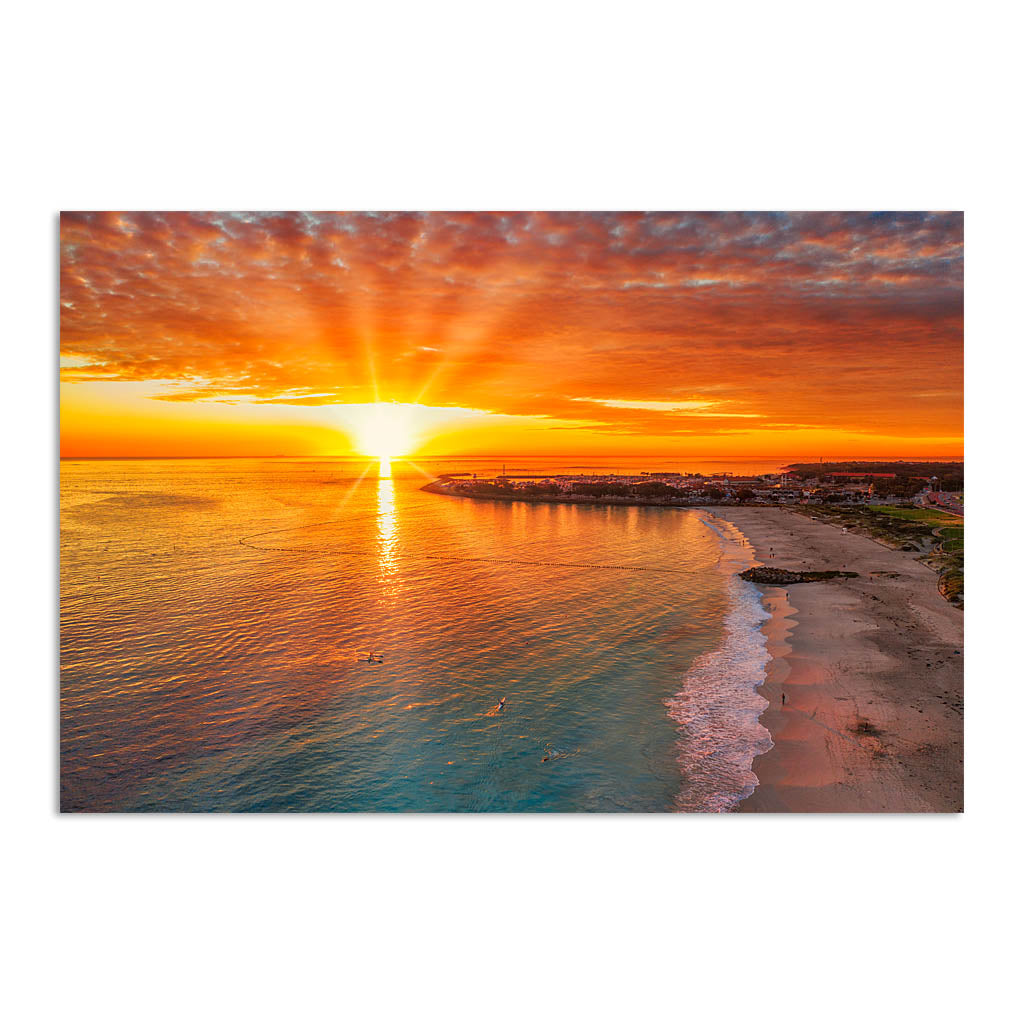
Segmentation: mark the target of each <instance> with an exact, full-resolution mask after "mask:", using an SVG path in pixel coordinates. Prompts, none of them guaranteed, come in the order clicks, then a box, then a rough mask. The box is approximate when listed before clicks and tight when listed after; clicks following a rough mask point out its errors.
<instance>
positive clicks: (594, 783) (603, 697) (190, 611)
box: [60, 458, 780, 812]
mask: <svg viewBox="0 0 1024 1024" xmlns="http://www.w3.org/2000/svg"><path fill="white" fill-rule="evenodd" d="M779 464H780V463H779V462H777V461H773V462H764V461H762V462H757V461H756V460H754V461H751V460H743V461H737V462H736V463H734V464H732V465H729V464H725V463H723V462H722V461H721V460H719V461H717V462H715V463H714V465H713V466H711V465H708V466H706V467H705V470H704V471H710V470H712V469H722V468H725V469H731V470H732V471H734V472H738V473H739V472H756V471H759V470H760V471H765V470H768V469H775V468H777V467H778V465H779ZM639 465H640V462H636V461H634V462H632V463H630V464H623V463H619V464H616V463H614V462H611V463H608V464H607V465H602V464H599V463H597V462H596V461H595V460H593V459H591V460H582V459H581V460H563V461H562V462H561V463H558V462H557V461H556V460H548V461H546V462H543V463H539V462H537V461H533V462H529V461H526V460H522V459H519V460H516V463H515V465H513V464H512V460H507V467H506V468H507V471H508V472H509V473H513V472H518V473H528V472H545V473H557V472H597V471H599V470H604V471H611V470H617V471H619V472H626V471H636V469H637V468H638V466H639ZM457 468H462V469H464V470H469V471H478V472H480V473H481V475H486V474H488V473H493V472H495V471H496V470H499V469H500V464H498V463H495V462H493V461H492V462H486V463H485V462H479V463H470V462H469V461H468V460H462V464H461V466H456V464H455V463H453V462H451V461H449V462H445V463H439V462H424V463H422V464H421V465H420V466H419V467H416V466H413V465H411V464H396V466H395V476H394V477H392V478H385V479H378V477H377V475H376V468H375V467H374V466H365V465H362V464H359V463H356V462H351V461H343V460H320V461H318V460H313V459H286V458H280V459H224V460H218V459H198V460H185V459H183V460H124V461H113V460H95V461H93V460H65V461H64V462H62V464H61V489H60V507H61V543H60V552H61V562H60V591H61V607H60V630H61V722H60V757H61V771H60V799H61V808H62V810H65V811H139V812H146V811H150V812H151V811H250V812H257V811H298V812H326V811H352V812H380V811H413V812H416V811H419V812H447V811H505V812H525V811H545V812H576V811H596V812H602V811H647V812H652V811H674V810H682V811H726V810H729V809H731V808H733V807H734V806H735V805H736V804H737V803H738V802H739V801H740V800H741V799H742V798H743V797H745V796H746V795H748V794H749V793H750V792H752V790H753V787H754V786H755V784H756V779H755V777H754V776H753V774H752V773H751V771H750V764H751V761H752V759H753V757H754V756H755V755H756V754H757V753H760V752H763V751H765V750H767V749H768V748H769V747H770V746H771V740H770V738H769V736H768V734H767V732H766V731H765V730H764V728H763V727H762V726H761V725H760V724H759V723H758V721H757V718H758V715H759V714H760V713H761V711H762V710H763V709H764V707H765V702H764V701H763V700H762V698H761V697H759V696H758V695H757V693H756V690H755V687H756V686H757V684H758V683H759V682H760V681H761V680H762V679H763V674H764V666H765V663H766V660H767V655H766V652H765V645H764V639H763V637H762V635H761V633H760V631H759V626H760V624H761V622H762V621H763V620H764V618H765V612H764V611H763V609H762V606H761V602H760V598H759V594H758V591H757V590H756V588H755V587H754V586H753V585H751V584H748V583H744V582H743V581H741V580H739V579H738V578H737V576H736V573H737V572H738V571H740V570H741V569H742V568H745V567H746V566H747V565H749V564H750V558H749V553H748V550H749V549H748V548H747V546H746V544H745V542H744V540H743V538H742V537H741V536H740V535H738V534H737V533H736V531H734V530H732V529H731V528H730V527H729V526H728V525H727V524H725V523H724V522H722V521H721V520H719V519H717V518H716V517H714V516H713V515H711V514H708V513H705V512H701V511H698V510H688V509H671V508H636V507H633V508H630V507H602V506H570V505H548V504H528V503H521V502H491V501H478V500H470V499H455V498H448V497H443V496H440V495H433V494H428V493H425V492H423V491H422V490H420V488H421V486H422V485H423V483H425V482H426V480H427V479H428V478H429V477H430V476H431V475H432V474H435V473H437V472H442V471H453V470H455V469H457ZM642 468H645V469H659V468H665V467H664V466H663V464H662V463H659V462H657V461H655V460H642ZM672 468H677V469H687V470H691V469H695V470H700V469H701V466H700V465H698V464H697V462H696V461H695V460H688V461H687V462H686V464H685V465H679V464H673V466H672ZM370 654H376V655H378V656H379V658H380V659H381V660H380V661H379V662H378V661H374V662H370V661H369V660H368V656H369V655H370ZM502 701H504V704H503V705H501V702H502ZM499 705H500V709H499Z"/></svg>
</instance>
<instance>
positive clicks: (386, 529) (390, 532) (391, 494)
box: [377, 476, 398, 583]
mask: <svg viewBox="0 0 1024 1024" xmlns="http://www.w3.org/2000/svg"><path fill="white" fill-rule="evenodd" d="M377 546H378V552H379V555H378V557H379V562H380V581H381V583H390V582H391V581H392V578H393V576H394V573H395V557H396V554H397V548H398V517H397V514H396V512H395V482H394V480H392V479H391V478H390V477H384V476H382V477H381V478H380V479H379V480H378V481H377Z"/></svg>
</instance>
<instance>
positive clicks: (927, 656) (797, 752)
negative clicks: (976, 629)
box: [704, 506, 963, 813]
mask: <svg viewBox="0 0 1024 1024" xmlns="http://www.w3.org/2000/svg"><path fill="white" fill-rule="evenodd" d="M704 511H705V512H706V514H708V515H710V516H714V517H716V518H718V519H721V520H724V521H725V522H728V523H730V524H731V525H732V526H733V527H735V528H736V529H737V530H739V531H740V533H742V534H743V535H744V537H745V538H746V539H747V541H748V543H749V545H750V548H751V549H752V553H753V555H754V557H755V559H756V561H757V564H763V565H771V566H773V567H778V568H785V569H791V570H797V571H798V570H816V569H821V570H828V569H846V570H850V571H855V572H857V573H859V576H858V577H857V578H856V579H837V580H828V581H824V582H815V583H800V584H793V585H791V586H786V587H780V586H768V585H757V586H758V589H759V590H760V591H761V593H762V603H763V605H764V607H765V609H766V611H768V613H769V615H770V618H768V619H767V620H766V622H765V623H764V624H763V626H762V627H761V628H762V632H763V634H764V636H765V639H766V642H767V647H768V654H769V661H768V664H767V666H766V670H765V679H764V681H763V683H762V684H761V685H760V686H758V687H757V692H758V693H759V694H760V695H761V696H762V697H763V698H764V699H765V700H767V701H768V707H767V708H766V709H765V711H764V712H763V713H762V714H761V716H760V722H761V724H762V725H764V727H765V728H766V729H767V730H768V732H769V733H770V734H771V738H772V743H773V746H772V748H771V749H770V750H768V751H767V752H766V753H764V754H760V755H758V756H757V757H755V758H754V761H753V765H752V769H753V772H754V774H755V775H756V777H757V779H758V785H757V788H756V789H755V790H754V792H753V793H752V794H751V795H750V796H749V797H746V798H745V799H743V800H741V801H740V802H739V804H738V805H737V806H736V807H735V808H734V809H735V810H736V811H738V812H741V813H743V812H786V811H792V812H816V813H829V812H862V813H871V812H886V813H894V812H895V813H899V812H946V813H949V812H957V811H962V810H963V611H962V610H961V609H959V608H957V607H956V606H954V605H952V604H950V603H949V602H947V601H946V600H945V599H944V598H943V597H942V596H941V595H940V594H939V591H938V587H937V586H936V579H937V577H936V574H935V572H934V571H933V570H932V569H930V568H928V567H927V566H926V565H924V564H922V563H921V562H919V561H918V560H917V559H916V558H915V557H914V555H913V554H911V553H908V552H903V551H893V550H890V549H889V548H886V547H884V546H883V545H880V544H878V543H876V542H875V541H874V540H872V539H871V538H868V537H864V536H861V535H859V534H853V533H847V534H844V533H842V532H841V531H840V530H839V529H837V528H835V527H833V526H829V525H827V524H825V523H821V522H818V521H817V520H814V519H809V518H807V517H805V516H800V515H797V514H794V513H792V512H790V511H788V510H785V509H778V508H759V507H730V508H723V507H721V506H714V507H705V509H704ZM770 549H774V555H775V557H774V558H770V557H769V555H770V554H771V553H772V552H771V550H770ZM783 694H785V698H786V699H785V704H783V702H782V695H783Z"/></svg>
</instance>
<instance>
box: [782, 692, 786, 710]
mask: <svg viewBox="0 0 1024 1024" xmlns="http://www.w3.org/2000/svg"><path fill="white" fill-rule="evenodd" d="M782 706H783V707H785V706H786V691H785V690H783V691H782Z"/></svg>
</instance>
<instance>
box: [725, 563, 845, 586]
mask: <svg viewBox="0 0 1024 1024" xmlns="http://www.w3.org/2000/svg"><path fill="white" fill-rule="evenodd" d="M738 575H739V577H740V579H743V580H748V581H749V582H750V583H761V584H763V585H766V586H770V587H787V586H789V585H790V584H791V583H821V582H822V581H823V580H837V579H854V578H855V577H856V576H859V575H860V574H859V573H856V572H839V571H838V570H836V569H829V570H827V571H825V572H803V571H802V572H793V571H792V570H790V569H776V568H774V567H771V566H767V565H755V566H754V567H753V568H752V569H746V570H744V571H743V572H741V573H739V574H738Z"/></svg>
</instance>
